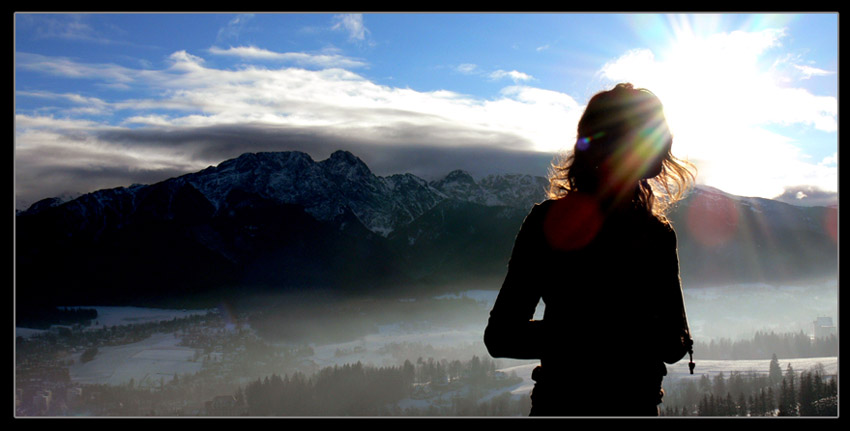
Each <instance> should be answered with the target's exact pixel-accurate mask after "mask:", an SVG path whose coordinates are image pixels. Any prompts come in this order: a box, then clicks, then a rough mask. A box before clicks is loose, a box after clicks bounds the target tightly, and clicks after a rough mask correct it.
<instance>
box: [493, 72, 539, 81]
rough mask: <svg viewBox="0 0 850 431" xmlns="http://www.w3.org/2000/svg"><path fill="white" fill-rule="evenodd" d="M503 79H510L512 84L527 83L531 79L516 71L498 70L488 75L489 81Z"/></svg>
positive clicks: (529, 76)
mask: <svg viewBox="0 0 850 431" xmlns="http://www.w3.org/2000/svg"><path fill="white" fill-rule="evenodd" d="M504 78H509V79H512V80H513V81H514V82H519V81H529V80H531V79H533V78H532V77H531V75H528V74H526V73H523V72H519V71H516V70H511V71H506V70H501V69H499V70H497V71H495V72H491V73H490V79H493V80H499V79H504Z"/></svg>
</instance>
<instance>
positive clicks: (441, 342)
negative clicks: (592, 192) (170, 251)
mask: <svg viewBox="0 0 850 431" xmlns="http://www.w3.org/2000/svg"><path fill="white" fill-rule="evenodd" d="M837 292H838V284H837V281H832V282H828V283H822V284H818V285H812V286H806V287H800V286H770V285H746V286H733V287H723V288H702V289H685V300H686V303H687V307H688V313H689V317H690V321H691V326H692V330H693V332H694V336H695V338H698V339H700V340H702V341H704V342H706V341H708V340H710V339H711V338H712V337H725V338H732V339H737V338H750V337H752V336H753V333H754V331H756V330H773V331H775V332H777V333H781V332H791V331H794V332H796V331H800V330H802V331H804V332H805V333H809V332H810V331H811V322H812V321H813V320H814V319H815V318H816V317H818V316H831V317H833V319H834V321H835V322H836V325H837V307H838V306H837V303H838V300H837V296H838V293H837ZM497 293H498V292H497V291H495V290H469V291H466V292H463V293H461V294H459V295H455V296H454V297H460V296H466V297H468V298H472V299H474V300H476V301H478V302H480V303H481V306H482V308H483V309H485V310H489V309H490V307H492V305H493V303H494V302H495V299H496V295H497ZM452 297H453V296H452V295H444V296H442V297H441V298H442V299H450V298H452ZM92 308H96V309H97V310H98V318H97V325H94V323H93V326H92V328H99V327H102V326H104V325H107V326H114V325H126V324H132V323H144V322H153V321H162V320H170V319H172V318H174V317H178V318H180V317H186V316H188V315H191V314H197V313H205V312H206V310H200V311H199V310H189V311H187V310H162V309H150V308H140V307H92ZM543 308H544V307H543V306H540V307H538V310H537V318H541V317H542V312H543ZM485 325H486V320H484V319H482V321H481V322H475V323H474V324H470V325H468V326H464V327H446V326H441V325H440V324H439V322H422V324H416V325H410V324H405V325H402V324H393V325H384V326H381V327H379V330H378V332H377V333H374V334H369V335H366V336H363V337H360V338H358V339H356V340H353V341H348V342H344V343H335V344H325V345H315V344H314V345H311V347H312V348H313V351H314V355H313V357H311V358H309V359H310V360H311V361H312V362H313V363H314V364H315V365H316V366H318V367H320V368H321V367H327V366H333V365H342V364H346V363H349V364H351V363H355V362H357V361H360V362H362V363H364V364H371V365H375V366H398V365H400V363H399V362H400V361H399V359H398V357H397V356H394V355H393V354H392V352H393V349H392V348H393V347H394V346H395V347H397V346H398V345H413V346H423V347H428V348H433V349H434V350H435V351H438V352H441V353H445V352H452V351H453V352H456V353H457V354H458V356H457V357H455V358H452V359H460V360H462V361H468V360H469V359H470V358H471V356H472V353H468V352H477V353H475V354H477V355H479V356H483V355H486V351H484V350H482V349H483V343H482V335H483V332H484V327H485ZM16 332H17V334H18V335H26V334H28V333H33V332H38V331H33V330H26V329H23V328H17V331H16ZM178 342H179V340H178V339H177V338H175V337H174V336H173V334H156V335H154V336H152V337H150V338H149V339H147V340H143V341H140V342H137V343H133V344H129V345H125V346H113V347H103V348H101V349H99V350H98V354H97V355H96V356H95V359H94V360H92V361H90V362H88V363H85V364H81V363H80V361H79V355H80V354H81V353H79V352H78V353H77V354H76V355H75V357H74V358H73V359H74V360H75V361H74V365H73V366H72V367H71V368H70V374H71V378H72V379H73V380H75V381H79V382H81V383H108V384H126V383H127V382H128V381H129V380H130V379H131V378H132V379H134V381H135V382H136V383H142V384H158V383H159V380H160V378H164V379H166V381H168V380H170V379H171V378H172V377H173V376H174V374H175V373H176V374H178V375H182V374H184V373H189V374H191V373H194V372H197V371H199V370H200V368H201V362H192V361H191V359H192V358H193V357H194V355H195V350H194V349H191V348H187V347H181V346H177V343H178ZM435 359H439V357H435ZM695 361H696V363H697V368H696V373H697V374H695V375H694V376H690V375H689V374H688V369H687V358H685V359H684V360H683V361H680V362H679V363H678V364H676V365H673V366H669V367H668V370H669V377H668V379H675V378H694V377H697V378H698V377H699V376H700V375H701V374H704V373H708V374H711V375H714V374H716V373H719V372H720V371H723V372H724V373H725V374H726V375H727V376H728V373H729V372H731V371H733V370H736V371H741V372H748V371H750V370H755V371H757V372H767V369H768V364H769V361H768V360H757V361H719V360H701V359H700V358H699V355H698V354H697V357H696V358H695ZM789 362H790V363H791V366H792V367H794V369H795V370H798V371H799V370H806V369H809V368H811V367H812V366H813V365H814V364H816V363H818V362H820V363H822V364H823V365H824V367H825V369H826V371H827V373H828V374H833V373H837V358H815V359H792V360H785V359H782V358H780V364H781V366H782V369H783V370H784V369H785V368H786V366H787V364H788V363H789ZM498 363H499V364H501V365H500V366H502V367H503V369H502V371H504V372H506V373H511V372H515V373H516V374H517V375H518V376H519V377H522V378H523V383H521V384H518V385H516V386H514V387H512V388H509V390H511V391H512V392H515V393H517V394H524V393H528V391H529V390H530V389H531V387H532V385H533V382H532V381H531V370H532V369H533V368H534V366H535V362H533V361H510V360H508V361H505V360H500V361H499V362H498Z"/></svg>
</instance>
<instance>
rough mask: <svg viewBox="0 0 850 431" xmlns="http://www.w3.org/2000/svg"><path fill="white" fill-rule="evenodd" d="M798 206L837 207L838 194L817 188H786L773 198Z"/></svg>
mask: <svg viewBox="0 0 850 431" xmlns="http://www.w3.org/2000/svg"><path fill="white" fill-rule="evenodd" d="M773 199H775V200H778V201H782V202H785V203H789V204H791V205H798V206H808V207H812V206H823V207H829V206H837V205H838V193H837V192H828V191H824V190H821V189H820V188H819V187H817V186H795V187H786V188H785V192H784V193H782V194H781V195H779V196H776V197H775V198H773Z"/></svg>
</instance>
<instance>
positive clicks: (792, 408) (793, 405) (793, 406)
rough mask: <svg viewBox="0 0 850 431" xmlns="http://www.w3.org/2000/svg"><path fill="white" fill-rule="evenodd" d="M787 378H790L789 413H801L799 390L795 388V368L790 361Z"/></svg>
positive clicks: (794, 414)
mask: <svg viewBox="0 0 850 431" xmlns="http://www.w3.org/2000/svg"><path fill="white" fill-rule="evenodd" d="M785 378H786V379H788V415H789V416H797V415H799V413H798V411H797V392H796V390H795V389H794V368H792V367H791V363H790V362H789V363H788V367H787V368H786V369H785Z"/></svg>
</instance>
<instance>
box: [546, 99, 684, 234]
mask: <svg viewBox="0 0 850 431" xmlns="http://www.w3.org/2000/svg"><path fill="white" fill-rule="evenodd" d="M577 136H578V139H577V140H576V143H575V145H574V147H573V149H572V151H570V152H568V153H566V154H561V155H559V156H558V157H556V158H555V159H554V160H553V161H552V165H551V167H550V169H549V191H548V194H549V197H550V198H552V199H557V198H560V197H563V196H565V195H566V194H568V193H571V192H583V193H589V194H593V195H598V194H600V193H604V192H615V193H616V192H618V190H606V189H605V188H606V187H609V186H608V185H606V184H605V183H603V181H602V180H603V179H604V178H603V174H601V173H600V167H601V168H603V170H606V172H607V174H606V175H609V176H614V177H616V178H619V179H622V180H623V181H625V182H637V187H634V188H624V189H623V191H622V192H625V193H632V190H634V192H633V194H632V195H631V196H617V198H618V199H628V200H630V201H631V202H632V204H633V205H634V206H636V207H638V208H640V209H644V210H646V211H647V212H648V213H650V214H652V215H654V216H655V217H657V218H658V219H659V220H661V221H665V222H666V221H667V219H666V213H667V211H668V210H669V209H670V208H671V206H672V205H673V204H675V203H676V202H678V201H679V200H681V199H682V198H684V196H685V195H686V194H687V192H688V191H689V190H690V189H691V187H692V186H693V183H694V180H695V172H696V167H695V166H694V165H693V164H692V163H690V162H688V161H686V160H682V159H678V158H676V157H675V156H673V153H672V152H671V146H672V143H673V138H672V136H671V134H670V130H669V128H668V126H667V121H666V119H665V117H664V110H663V106H662V105H661V101H660V100H658V97H656V96H655V95H654V94H653V93H652V92H650V91H649V90H646V89H642V88H641V89H635V88H634V87H633V86H632V84H629V83H623V84H617V86H615V87H614V88H613V89H611V90H608V91H602V92H600V93H597V94H596V95H594V96H593V97H592V98H591V99H590V101H589V102H588V104H587V108H586V109H585V111H584V114H582V117H581V119H580V120H579V123H578V135H577Z"/></svg>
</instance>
